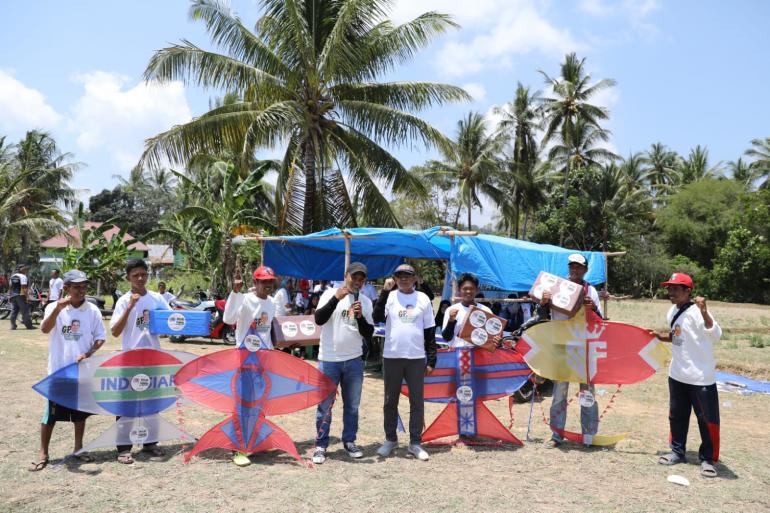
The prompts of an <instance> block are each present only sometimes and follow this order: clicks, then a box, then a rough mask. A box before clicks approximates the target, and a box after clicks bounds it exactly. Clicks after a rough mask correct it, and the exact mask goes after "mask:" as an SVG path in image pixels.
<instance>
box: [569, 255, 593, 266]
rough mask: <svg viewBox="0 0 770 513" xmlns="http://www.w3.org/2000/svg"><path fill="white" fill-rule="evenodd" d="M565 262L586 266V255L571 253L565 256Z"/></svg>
mask: <svg viewBox="0 0 770 513" xmlns="http://www.w3.org/2000/svg"><path fill="white" fill-rule="evenodd" d="M567 262H568V264H567V265H569V264H580V265H582V266H585V267H588V261H587V260H586V257H584V256H583V255H581V254H580V253H572V254H571V255H570V256H569V257H567Z"/></svg>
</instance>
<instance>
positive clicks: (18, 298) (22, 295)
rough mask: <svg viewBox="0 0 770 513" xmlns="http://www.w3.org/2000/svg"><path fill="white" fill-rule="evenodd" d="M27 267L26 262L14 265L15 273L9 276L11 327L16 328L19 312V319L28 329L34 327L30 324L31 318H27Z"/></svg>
mask: <svg viewBox="0 0 770 513" xmlns="http://www.w3.org/2000/svg"><path fill="white" fill-rule="evenodd" d="M28 270H29V267H28V266H27V265H26V264H19V265H17V266H16V274H14V275H13V276H11V280H10V293H11V319H10V320H11V329H12V330H15V329H16V318H17V317H18V316H19V312H21V320H22V322H23V323H24V326H26V327H27V329H28V330H32V329H35V327H34V326H32V319H30V318H29V306H28V305H27V283H28V281H27V271H28Z"/></svg>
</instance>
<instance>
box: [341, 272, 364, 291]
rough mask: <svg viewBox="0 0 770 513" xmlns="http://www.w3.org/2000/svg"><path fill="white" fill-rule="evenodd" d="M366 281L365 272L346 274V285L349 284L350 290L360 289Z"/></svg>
mask: <svg viewBox="0 0 770 513" xmlns="http://www.w3.org/2000/svg"><path fill="white" fill-rule="evenodd" d="M364 283H366V275H365V274H364V273H353V274H346V275H345V285H347V286H348V290H349V291H350V292H353V293H355V292H358V291H360V290H361V289H362V288H363V286H364Z"/></svg>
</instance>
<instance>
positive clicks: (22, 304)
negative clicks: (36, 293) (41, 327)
mask: <svg viewBox="0 0 770 513" xmlns="http://www.w3.org/2000/svg"><path fill="white" fill-rule="evenodd" d="M19 312H21V320H22V322H23V323H24V326H26V327H27V328H28V329H32V319H30V318H29V305H28V304H27V300H26V298H25V297H24V296H13V297H11V319H10V320H11V329H16V318H17V317H18V316H19Z"/></svg>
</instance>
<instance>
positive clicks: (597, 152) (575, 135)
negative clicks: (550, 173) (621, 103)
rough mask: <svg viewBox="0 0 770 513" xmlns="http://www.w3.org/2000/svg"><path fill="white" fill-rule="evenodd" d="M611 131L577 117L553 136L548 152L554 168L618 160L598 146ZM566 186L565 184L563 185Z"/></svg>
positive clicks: (616, 156)
mask: <svg viewBox="0 0 770 513" xmlns="http://www.w3.org/2000/svg"><path fill="white" fill-rule="evenodd" d="M610 135H611V132H610V131H609V130H605V129H603V128H600V127H598V126H597V125H595V124H593V123H591V122H589V121H586V120H584V119H582V118H578V119H577V120H576V121H575V122H574V123H573V124H571V125H570V126H569V128H568V129H567V131H566V132H563V133H562V132H559V133H557V134H556V135H555V136H554V140H555V143H556V144H554V146H553V147H552V148H551V149H550V151H549V152H548V159H549V160H551V161H552V162H553V164H554V167H555V168H556V169H564V170H565V176H567V174H568V171H567V169H571V170H575V169H581V168H584V167H588V166H599V165H601V164H604V163H609V162H612V161H613V160H619V159H620V156H618V155H616V154H615V153H613V152H612V151H610V150H608V149H606V148H602V147H600V146H599V144H601V143H605V142H608V141H609V140H610ZM565 186H566V185H565Z"/></svg>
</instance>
